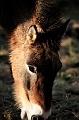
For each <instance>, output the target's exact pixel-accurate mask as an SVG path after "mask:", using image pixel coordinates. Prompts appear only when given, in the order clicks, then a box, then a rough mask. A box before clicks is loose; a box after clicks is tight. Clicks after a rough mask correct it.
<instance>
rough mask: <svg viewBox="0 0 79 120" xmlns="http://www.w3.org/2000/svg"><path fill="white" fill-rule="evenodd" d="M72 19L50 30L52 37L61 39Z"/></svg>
mask: <svg viewBox="0 0 79 120" xmlns="http://www.w3.org/2000/svg"><path fill="white" fill-rule="evenodd" d="M69 21H70V20H67V21H66V22H65V23H64V24H63V25H61V26H60V27H58V28H56V29H54V30H53V31H51V32H49V33H48V34H49V36H50V38H51V39H52V40H53V39H54V40H58V41H60V39H61V38H62V36H63V34H64V33H65V31H66V29H67V26H68V23H69Z"/></svg>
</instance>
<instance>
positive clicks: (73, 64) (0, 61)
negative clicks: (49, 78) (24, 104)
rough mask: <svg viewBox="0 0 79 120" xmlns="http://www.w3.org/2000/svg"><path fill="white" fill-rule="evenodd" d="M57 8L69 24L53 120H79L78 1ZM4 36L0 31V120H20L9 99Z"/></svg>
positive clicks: (54, 92) (53, 107) (6, 43)
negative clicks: (60, 9)
mask: <svg viewBox="0 0 79 120" xmlns="http://www.w3.org/2000/svg"><path fill="white" fill-rule="evenodd" d="M59 1H60V0H59ZM60 3H61V2H60ZM59 5H60V6H61V7H62V10H63V13H62V15H63V16H64V20H67V19H68V18H70V19H71V21H70V24H69V27H68V30H67V32H66V34H65V36H63V38H62V42H61V47H60V52H59V54H60V59H61V61H62V68H61V70H60V72H59V73H58V74H57V77H56V79H55V81H54V87H53V91H52V94H53V100H52V120H79V21H78V20H79V15H78V12H79V7H78V6H79V2H78V0H73V2H72V1H71V0H70V1H68V0H63V2H62V3H61V4H59ZM5 36H6V34H5V32H4V30H3V29H2V28H0V120H20V110H17V109H16V106H15V102H14V100H13V96H12V85H13V78H12V74H11V70H10V64H9V60H8V47H7V45H8V42H7V39H6V37H5Z"/></svg>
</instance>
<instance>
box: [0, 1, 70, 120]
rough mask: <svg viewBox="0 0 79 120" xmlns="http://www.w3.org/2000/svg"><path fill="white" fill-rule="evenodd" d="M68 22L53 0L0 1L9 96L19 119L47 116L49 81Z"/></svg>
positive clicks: (46, 118)
mask: <svg viewBox="0 0 79 120" xmlns="http://www.w3.org/2000/svg"><path fill="white" fill-rule="evenodd" d="M68 23H69V20H67V21H66V22H65V23H64V22H63V20H62V17H61V13H60V9H59V8H58V6H57V4H56V2H55V1H54V0H47V1H46V0H32V1H31V0H20V1H19V0H17V1H16V0H11V1H9V0H7V1H5V0H1V1H0V24H1V25H2V27H3V28H4V30H5V31H6V32H7V36H8V39H9V51H10V54H9V58H10V63H11V68H12V75H13V79H14V84H13V89H14V90H13V95H14V99H15V101H16V104H17V108H19V109H21V119H22V120H49V119H50V115H51V101H52V87H53V82H54V79H55V77H56V75H57V73H58V71H59V70H60V69H61V67H62V63H61V61H60V58H59V54H58V52H59V49H60V43H61V38H62V35H63V34H64V32H65V30H66V27H67V25H68Z"/></svg>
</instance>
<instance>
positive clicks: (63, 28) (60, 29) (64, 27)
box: [59, 19, 70, 36]
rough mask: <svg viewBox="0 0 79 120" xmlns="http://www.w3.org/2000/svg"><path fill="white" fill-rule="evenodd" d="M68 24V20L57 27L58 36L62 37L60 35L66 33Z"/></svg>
mask: <svg viewBox="0 0 79 120" xmlns="http://www.w3.org/2000/svg"><path fill="white" fill-rule="evenodd" d="M69 22H70V19H68V20H67V21H66V22H65V23H64V24H63V25H62V26H60V27H59V32H60V35H61V36H62V35H63V34H64V32H65V31H66V29H67V26H68V24H69Z"/></svg>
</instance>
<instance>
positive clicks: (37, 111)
mask: <svg viewBox="0 0 79 120" xmlns="http://www.w3.org/2000/svg"><path fill="white" fill-rule="evenodd" d="M25 113H27V117H28V120H31V117H32V116H33V115H40V116H42V117H43V118H44V120H46V119H48V117H49V116H50V115H51V110H49V111H48V112H45V111H44V110H43V109H42V108H41V107H40V106H39V105H37V104H30V107H28V106H26V107H25V106H23V107H22V108H21V119H23V118H24V116H25Z"/></svg>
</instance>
